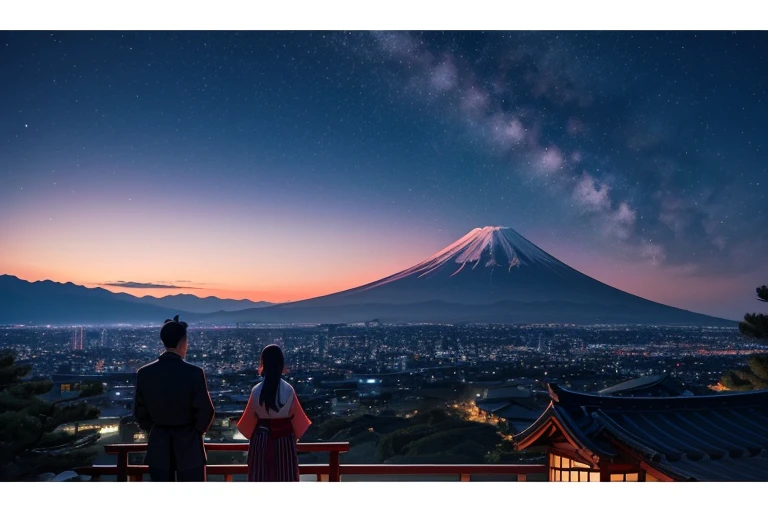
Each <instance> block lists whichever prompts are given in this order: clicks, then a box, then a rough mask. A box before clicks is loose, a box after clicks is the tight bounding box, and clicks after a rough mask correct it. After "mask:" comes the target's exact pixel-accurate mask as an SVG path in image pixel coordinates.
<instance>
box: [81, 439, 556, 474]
mask: <svg viewBox="0 0 768 512" xmlns="http://www.w3.org/2000/svg"><path fill="white" fill-rule="evenodd" d="M205 448H206V450H208V451H209V452H214V451H239V452H247V451H248V443H205ZM146 450H147V445H146V444H142V443H136V444H110V445H106V446H105V447H104V451H105V452H106V453H107V454H111V455H116V456H117V464H115V465H98V466H87V467H81V468H76V469H75V471H76V472H77V473H79V474H81V475H88V476H90V477H91V478H92V480H94V481H97V480H100V479H101V478H102V477H110V479H111V478H112V477H116V479H117V481H118V482H127V481H142V480H144V476H145V475H147V474H148V473H149V468H148V467H147V466H145V465H133V464H128V454H129V453H137V452H145V451H146ZM297 451H298V452H299V453H328V463H327V464H300V465H299V471H300V473H301V475H314V476H315V477H316V478H317V481H318V482H340V481H342V480H343V477H344V476H350V477H352V476H353V475H366V476H374V477H375V476H379V477H380V478H374V479H377V480H378V479H384V478H386V479H388V480H389V479H391V480H398V478H397V477H407V479H408V480H420V479H426V478H427V477H437V476H449V477H450V476H453V477H456V479H457V480H458V481H461V482H469V481H471V480H472V479H473V477H484V478H483V479H488V477H490V479H491V480H511V478H512V476H514V477H515V480H513V481H517V482H525V481H527V480H529V477H532V478H530V480H538V481H545V480H546V479H547V466H546V465H545V464H457V465H453V464H341V463H340V455H341V454H342V453H345V452H347V451H349V443H346V442H344V443H299V444H298V445H297ZM207 472H208V480H213V479H216V480H218V479H219V478H218V477H220V476H222V477H223V478H224V481H226V482H232V481H235V477H236V476H238V475H242V476H240V477H238V480H245V479H246V475H247V474H248V466H247V465H245V464H214V465H209V466H208V468H207ZM211 477H214V478H211ZM419 477H422V478H419Z"/></svg>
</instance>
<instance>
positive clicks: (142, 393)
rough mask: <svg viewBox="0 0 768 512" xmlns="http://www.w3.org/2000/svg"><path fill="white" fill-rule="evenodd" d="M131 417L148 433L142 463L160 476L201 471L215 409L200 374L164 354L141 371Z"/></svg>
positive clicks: (196, 367) (203, 377) (198, 370)
mask: <svg viewBox="0 0 768 512" xmlns="http://www.w3.org/2000/svg"><path fill="white" fill-rule="evenodd" d="M133 415H134V417H135V418H136V421H137V422H138V424H139V426H140V427H141V428H142V429H143V430H146V431H147V432H149V443H148V444H149V446H148V447H147V457H146V463H147V464H148V465H149V466H150V470H152V468H155V469H159V470H164V471H171V472H173V471H175V470H178V471H186V470H192V469H196V468H204V467H205V464H206V455H205V448H204V445H203V434H204V433H205V432H206V431H207V430H208V428H209V427H210V426H211V423H212V422H213V415H214V409H213V403H212V402H211V397H210V395H209V394H208V386H207V384H206V381H205V372H203V369H202V368H200V367H198V366H195V365H192V364H189V363H187V362H185V361H184V359H182V357H181V356H179V355H178V354H176V353H173V352H166V353H164V354H163V355H161V356H160V357H159V358H158V359H157V361H154V362H152V363H150V364H148V365H146V366H143V367H141V368H140V369H139V371H138V374H137V376H136V397H135V400H134V406H133Z"/></svg>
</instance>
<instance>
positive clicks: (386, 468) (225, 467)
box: [76, 464, 548, 482]
mask: <svg viewBox="0 0 768 512" xmlns="http://www.w3.org/2000/svg"><path fill="white" fill-rule="evenodd" d="M299 470H300V473H301V474H302V475H316V476H317V477H318V480H321V477H325V476H328V480H329V481H339V480H340V477H341V475H389V476H392V475H457V476H459V477H460V478H461V480H462V481H468V480H469V477H470V476H471V475H517V476H518V481H519V482H523V481H526V480H527V475H539V474H546V473H547V471H548V466H547V465H546V464H340V465H339V466H338V470H337V473H336V474H337V479H336V480H333V479H332V477H333V476H334V475H333V468H332V466H331V465H329V464H300V465H299ZM76 472H80V473H82V474H90V475H95V476H96V477H97V478H98V477H99V476H102V475H117V476H120V471H119V468H118V467H117V466H112V465H95V466H88V467H84V468H77V469H76ZM206 472H207V474H209V475H224V476H225V478H226V479H227V480H231V476H232V475H245V474H247V473H248V466H247V465H246V464H211V465H208V466H206ZM146 473H149V467H148V466H146V465H129V466H127V467H126V468H125V472H124V475H125V476H126V477H128V476H131V477H142V476H143V475H144V474H146ZM227 477H229V478H227Z"/></svg>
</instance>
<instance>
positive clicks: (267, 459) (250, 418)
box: [237, 345, 312, 482]
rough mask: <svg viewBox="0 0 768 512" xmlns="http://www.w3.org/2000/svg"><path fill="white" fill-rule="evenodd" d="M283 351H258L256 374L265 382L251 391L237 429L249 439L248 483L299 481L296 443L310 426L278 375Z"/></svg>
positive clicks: (271, 347)
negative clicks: (259, 356)
mask: <svg viewBox="0 0 768 512" xmlns="http://www.w3.org/2000/svg"><path fill="white" fill-rule="evenodd" d="M284 367H285V361H284V359H283V351H282V350H280V347H278V346H277V345H268V346H266V347H264V350H262V351H261V360H260V361H259V375H262V376H263V377H264V379H263V380H262V381H261V382H260V383H258V384H256V386H254V387H253V390H252V391H251V396H250V398H249V399H248V405H246V407H245V411H243V415H242V416H241V417H240V421H238V422H237V429H238V430H239V431H240V433H241V434H243V436H245V437H246V438H247V439H249V440H250V444H249V446H248V481H249V482H298V481H299V458H298V456H297V455H296V441H297V440H298V439H299V438H300V437H301V436H302V435H304V432H306V431H307V428H308V427H309V425H310V424H311V423H312V422H311V421H309V418H307V415H306V414H304V410H303V409H302V408H301V404H300V403H299V399H298V397H297V396H296V392H295V391H294V390H293V386H291V385H290V384H288V383H287V382H285V381H284V380H283V379H282V378H281V375H282V374H283V370H284Z"/></svg>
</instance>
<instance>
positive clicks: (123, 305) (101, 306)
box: [0, 275, 263, 325]
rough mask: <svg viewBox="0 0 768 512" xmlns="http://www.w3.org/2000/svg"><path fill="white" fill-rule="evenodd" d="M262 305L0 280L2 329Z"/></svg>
mask: <svg viewBox="0 0 768 512" xmlns="http://www.w3.org/2000/svg"><path fill="white" fill-rule="evenodd" d="M260 304H263V303H256V302H252V301H239V300H231V299H218V298H216V297H206V298H203V299H201V298H197V297H195V296H193V295H175V296H170V297H164V298H162V299H157V298H155V297H134V296H133V295H130V294H127V293H112V292H110V291H108V290H105V289H103V288H87V287H85V286H80V285H76V284H73V283H56V282H53V281H49V280H46V281H35V282H30V281H24V280H23V279H19V278H17V277H15V276H10V275H0V325H8V324H24V325H40V324H52V325H60V324H79V323H86V324H118V323H119V324H131V323H134V324H135V323H155V324H159V323H162V321H163V320H165V319H166V318H172V317H173V316H174V315H179V314H180V315H182V319H183V317H184V316H185V315H186V316H188V317H191V316H192V315H193V314H201V313H210V312H215V311H225V310H229V311H237V310H238V309H240V308H244V307H254V306H258V305H260Z"/></svg>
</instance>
